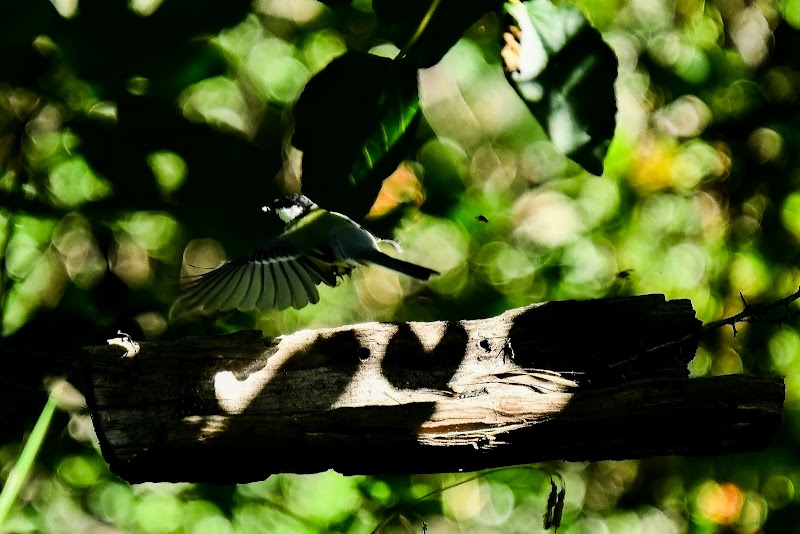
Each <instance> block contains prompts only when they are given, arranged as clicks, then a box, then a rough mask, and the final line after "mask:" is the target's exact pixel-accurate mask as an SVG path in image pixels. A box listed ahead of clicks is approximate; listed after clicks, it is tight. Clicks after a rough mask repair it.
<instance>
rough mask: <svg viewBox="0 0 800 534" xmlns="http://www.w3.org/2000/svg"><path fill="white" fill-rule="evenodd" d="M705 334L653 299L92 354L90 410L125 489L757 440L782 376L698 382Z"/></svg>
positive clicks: (673, 304) (442, 468)
mask: <svg viewBox="0 0 800 534" xmlns="http://www.w3.org/2000/svg"><path fill="white" fill-rule="evenodd" d="M700 331H701V326H700V322H699V321H698V320H697V319H696V318H695V317H694V311H693V310H692V308H691V305H690V303H688V301H683V300H679V301H669V302H667V301H665V299H664V297H663V296H662V295H647V296H641V297H631V298H622V299H608V300H596V301H584V302H573V301H568V302H550V303H545V304H542V305H534V306H529V307H526V308H520V309H516V310H510V311H508V312H506V313H504V314H502V315H500V316H497V317H493V318H489V319H482V320H474V321H457V322H431V323H405V324H385V323H367V324H361V325H354V326H347V327H342V328H335V329H323V330H308V331H301V332H296V333H294V334H291V335H287V336H282V337H279V338H276V339H264V338H262V336H261V333H260V332H256V331H246V332H238V333H236V334H231V335H227V336H212V337H204V338H186V339H181V340H176V341H164V342H151V343H148V342H142V343H141V344H140V350H139V352H138V353H137V354H135V355H133V356H131V357H127V358H122V357H121V356H122V355H123V354H124V352H125V350H124V349H123V348H121V347H118V346H106V347H92V348H88V349H86V354H87V355H88V358H89V368H88V371H89V376H88V383H89V384H90V387H89V392H88V393H89V394H88V400H89V404H90V408H91V410H92V416H93V420H94V422H95V428H96V431H97V434H98V437H99V439H100V443H101V448H102V451H103V454H104V456H105V458H106V460H107V461H108V462H109V463H110V465H111V468H112V470H113V471H114V472H115V473H117V474H118V475H120V476H122V477H123V478H126V479H127V480H129V481H131V482H142V481H148V480H150V481H156V480H161V481H180V480H183V481H208V482H246V481H252V480H260V479H264V478H266V477H267V476H268V475H269V474H271V473H277V472H298V473H308V472H317V471H322V470H326V469H329V468H333V469H336V470H337V471H340V472H343V473H400V472H405V473H411V472H413V473H423V472H447V471H457V470H462V469H465V470H475V469H483V468H488V467H495V466H501V465H514V464H522V463H531V462H539V461H544V460H550V459H567V460H599V459H609V458H634V457H641V456H649V455H658V454H692V455H696V454H721V453H724V452H732V451H741V450H753V449H755V448H760V447H763V446H764V445H765V444H766V443H767V441H768V439H769V435H770V433H771V431H772V430H773V429H774V428H775V427H776V426H777V425H778V424H779V422H780V417H781V415H780V414H781V409H782V403H783V383H782V380H781V379H779V378H770V377H743V376H731V377H715V378H706V379H695V380H689V379H688V378H687V367H686V364H687V362H688V361H689V360H690V359H691V358H692V357H693V356H694V352H695V350H696V347H697V342H698V339H699V333H700ZM676 339H677V340H681V339H685V341H682V342H680V343H670V342H669V341H670V340H676ZM643 356H646V357H643Z"/></svg>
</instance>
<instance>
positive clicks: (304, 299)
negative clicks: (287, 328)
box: [282, 261, 308, 310]
mask: <svg viewBox="0 0 800 534" xmlns="http://www.w3.org/2000/svg"><path fill="white" fill-rule="evenodd" d="M296 264H297V262H295V261H287V262H285V263H283V264H282V265H283V269H284V271H285V272H286V279H287V281H288V282H289V287H290V288H291V291H292V307H293V308H295V309H297V310H299V309H300V308H302V307H303V306H305V305H306V304H308V292H307V291H306V287H305V285H304V284H303V281H302V280H301V279H300V275H299V274H298V273H297V269H296V268H295V265H296Z"/></svg>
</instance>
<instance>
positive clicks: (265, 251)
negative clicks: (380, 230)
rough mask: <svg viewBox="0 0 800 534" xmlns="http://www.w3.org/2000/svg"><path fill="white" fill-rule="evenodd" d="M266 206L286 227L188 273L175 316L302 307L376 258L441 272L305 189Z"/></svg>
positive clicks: (411, 270)
mask: <svg viewBox="0 0 800 534" xmlns="http://www.w3.org/2000/svg"><path fill="white" fill-rule="evenodd" d="M262 209H263V210H264V211H265V212H268V211H274V212H275V213H277V215H278V216H279V217H280V218H281V220H282V221H283V222H284V223H285V227H284V229H283V232H282V233H280V234H279V235H278V236H276V237H274V238H272V239H269V240H268V241H267V242H266V243H264V244H263V245H262V246H260V247H259V248H257V249H255V250H253V251H252V252H251V253H250V254H249V255H248V256H247V257H244V258H241V259H238V260H234V261H231V262H228V263H225V264H223V265H221V266H220V267H218V268H215V269H213V270H210V271H208V272H206V273H203V274H200V275H197V276H193V277H189V280H188V282H186V283H185V284H184V285H183V287H182V290H181V295H180V296H179V297H178V299H177V300H176V301H175V304H174V305H173V307H172V310H171V312H170V315H171V316H172V317H182V316H185V315H191V314H195V313H199V314H203V315H207V314H211V313H215V312H218V311H228V310H233V309H234V308H235V309H238V310H241V311H251V310H267V309H275V310H284V309H286V308H289V307H293V308H295V309H300V308H303V307H304V306H306V305H307V304H309V303H311V304H316V303H317V302H319V291H318V290H317V285H319V284H320V283H323V284H326V285H328V286H331V287H334V286H336V285H337V282H338V280H339V279H341V278H343V277H345V276H346V275H348V274H350V272H351V271H352V270H353V269H354V268H356V267H358V266H360V265H367V264H371V263H374V264H376V265H380V266H383V267H385V268H387V269H391V270H393V271H397V272H400V273H403V274H405V275H407V276H410V277H413V278H417V279H419V280H428V279H429V278H430V277H431V276H434V275H438V274H439V273H438V272H437V271H435V270H433V269H429V268H427V267H423V266H421V265H417V264H415V263H411V262H408V261H404V260H401V259H398V258H394V257H392V256H389V255H388V254H385V253H384V252H382V251H381V250H380V249H379V248H378V243H380V242H382V241H387V242H390V243H393V242H391V241H389V240H384V239H379V238H377V237H375V236H374V235H372V234H371V233H370V232H369V231H368V230H366V229H365V228H363V227H362V226H361V225H359V224H358V223H356V222H355V221H354V220H353V219H351V218H350V217H348V216H346V215H344V214H341V213H337V212H334V211H328V210H325V209H323V208H321V207H319V206H318V205H317V204H316V203H314V202H313V201H312V200H311V199H309V198H308V197H306V196H305V195H302V194H291V195H287V196H285V197H281V198H278V199H276V200H274V201H273V202H272V203H271V204H270V205H269V206H265V207H264V208H262ZM395 245H396V243H395ZM396 246H397V245H396Z"/></svg>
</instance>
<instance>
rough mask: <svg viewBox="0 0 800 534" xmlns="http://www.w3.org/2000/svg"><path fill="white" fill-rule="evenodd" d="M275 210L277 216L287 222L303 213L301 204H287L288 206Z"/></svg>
mask: <svg viewBox="0 0 800 534" xmlns="http://www.w3.org/2000/svg"><path fill="white" fill-rule="evenodd" d="M275 211H277V212H278V217H280V218H281V220H282V221H283V222H285V223H288V222H289V221H293V220H294V219H296V218H297V217H299V216H300V215H302V214H303V206H289V207H288V208H278V209H276V210H275Z"/></svg>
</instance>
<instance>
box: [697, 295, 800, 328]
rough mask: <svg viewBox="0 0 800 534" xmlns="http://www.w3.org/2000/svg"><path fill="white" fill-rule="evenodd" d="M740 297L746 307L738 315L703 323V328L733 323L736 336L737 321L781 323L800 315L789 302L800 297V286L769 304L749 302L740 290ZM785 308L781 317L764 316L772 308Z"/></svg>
mask: <svg viewBox="0 0 800 534" xmlns="http://www.w3.org/2000/svg"><path fill="white" fill-rule="evenodd" d="M739 297H740V298H741V299H742V302H743V303H744V309H743V310H742V311H740V312H739V313H737V314H736V315H732V316H731V317H728V318H725V319H720V320H719V321H714V322H711V323H707V324H705V325H703V330H704V331H708V330H713V329H715V328H720V327H722V326H725V325H731V327H732V328H733V336H734V337H736V334H737V333H738V330H737V329H736V324H737V323H772V324H780V323H784V322H786V321H789V320H791V319H794V318H795V317H798V316H800V311H792V310H790V309H789V304H791V303H792V302H794V301H796V300H798V299H800V288H798V289H797V291H795V292H794V293H792V294H791V295H789V296H788V297H783V298H781V299H778V300H776V301H773V302H769V303H767V304H762V305H760V306H753V305H751V304H749V303H748V302H747V301H746V300H745V298H744V295H742V292H741V291H740V292H739ZM778 308H783V309H784V314H783V315H781V316H779V317H764V316H763V315H764V314H765V313H767V312H771V311H772V310H775V309H778Z"/></svg>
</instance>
